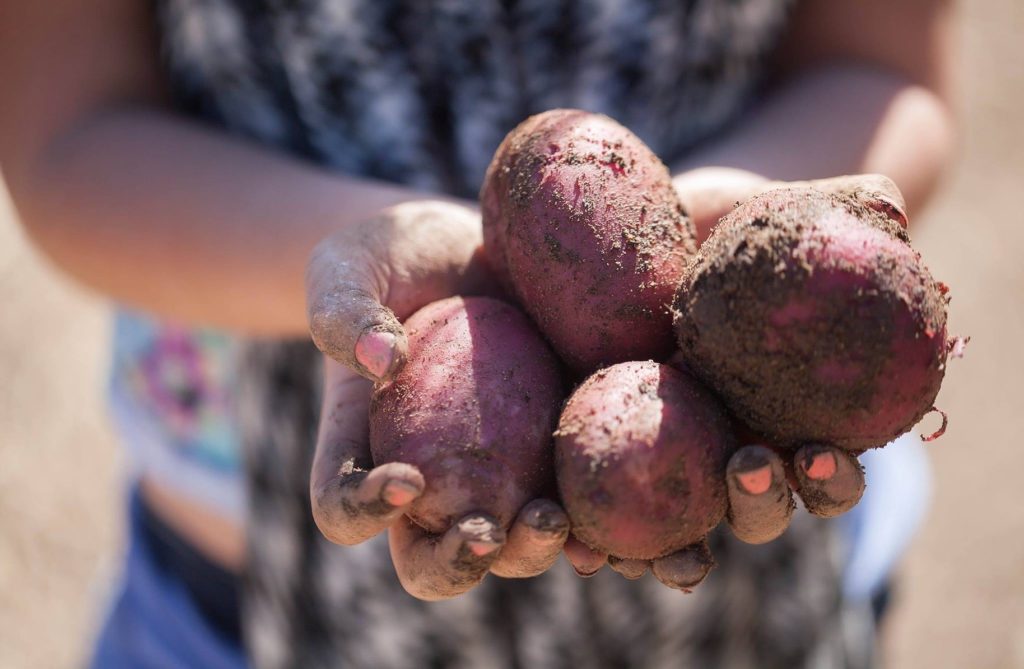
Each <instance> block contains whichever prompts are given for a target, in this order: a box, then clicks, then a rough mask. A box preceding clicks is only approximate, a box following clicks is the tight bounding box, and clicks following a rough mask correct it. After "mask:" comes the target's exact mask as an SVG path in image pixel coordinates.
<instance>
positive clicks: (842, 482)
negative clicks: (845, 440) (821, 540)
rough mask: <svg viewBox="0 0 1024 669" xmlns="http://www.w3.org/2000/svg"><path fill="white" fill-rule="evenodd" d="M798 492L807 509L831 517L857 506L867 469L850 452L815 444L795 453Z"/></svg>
mask: <svg viewBox="0 0 1024 669" xmlns="http://www.w3.org/2000/svg"><path fill="white" fill-rule="evenodd" d="M793 469H794V472H795V475H796V480H797V486H798V488H797V494H799V495H800V499H802V500H803V501H804V506H806V507H807V510H808V511H810V512H811V513H813V514H814V515H816V516H822V517H825V518H831V517H832V516H838V515H839V514H842V513H845V512H847V511H849V510H850V509H852V508H853V507H854V506H856V504H857V502H859V501H860V498H861V495H863V494H864V470H863V469H862V468H861V466H860V463H859V462H857V459H856V458H855V457H853V455H851V454H850V453H849V452H847V451H844V450H843V449H841V448H835V447H834V446H826V445H823V444H812V445H808V446H804V447H803V448H801V449H800V450H799V451H797V453H796V458H795V462H794V467H793Z"/></svg>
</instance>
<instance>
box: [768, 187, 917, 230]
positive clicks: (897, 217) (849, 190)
mask: <svg viewBox="0 0 1024 669" xmlns="http://www.w3.org/2000/svg"><path fill="white" fill-rule="evenodd" d="M780 187H781V188H801V187H809V188H815V189H817V190H820V191H824V192H826V193H836V194H837V195H846V196H848V197H852V198H854V199H856V200H858V201H860V202H861V203H863V204H864V205H866V206H868V207H870V208H871V209H874V210H875V211H877V212H879V213H881V214H884V215H885V216H887V217H888V218H890V219H892V220H893V221H895V222H896V223H899V224H900V225H902V226H903V227H904V228H905V227H907V202H906V200H905V199H904V197H903V193H902V192H900V189H899V187H898V186H897V185H896V182H895V181H893V180H892V179H890V178H889V177H887V176H885V175H882V174H849V175H844V176H839V177H831V178H829V179H814V180H812V181H790V182H779V181H776V182H771V183H770V184H768V185H767V186H766V187H765V189H766V190H772V189H774V188H780Z"/></svg>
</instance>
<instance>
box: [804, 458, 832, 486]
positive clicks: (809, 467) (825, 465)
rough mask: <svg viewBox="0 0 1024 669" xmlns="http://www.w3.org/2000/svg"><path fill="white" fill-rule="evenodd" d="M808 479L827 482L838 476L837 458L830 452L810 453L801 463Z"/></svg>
mask: <svg viewBox="0 0 1024 669" xmlns="http://www.w3.org/2000/svg"><path fill="white" fill-rule="evenodd" d="M800 466H801V467H802V468H803V470H804V473H805V474H807V478H809V479H813V480H815V481H826V480H828V479H830V478H832V477H833V476H835V475H836V468H837V465H836V456H835V455H833V454H832V453H830V452H829V451H821V452H820V453H809V454H807V456H806V457H804V458H803V460H802V461H801V462H800Z"/></svg>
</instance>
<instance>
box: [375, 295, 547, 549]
mask: <svg viewBox="0 0 1024 669" xmlns="http://www.w3.org/2000/svg"><path fill="white" fill-rule="evenodd" d="M405 328H406V333H407V334H408V337H409V354H408V358H407V361H406V363H405V366H404V367H403V368H402V369H401V370H399V372H398V374H397V375H396V376H395V377H394V379H393V380H392V381H391V382H390V383H386V384H379V385H378V386H377V387H376V388H375V389H374V392H373V396H372V399H371V403H370V451H371V454H372V455H373V461H374V463H375V464H378V465H379V464H383V463H385V462H405V463H409V464H412V465H416V466H417V467H419V468H420V471H421V472H422V473H423V477H424V479H425V481H426V489H425V491H424V493H423V495H422V496H421V497H420V498H419V499H417V500H416V501H415V502H413V504H412V505H411V507H410V509H409V511H408V516H409V517H410V518H411V519H412V520H413V521H415V522H416V523H417V524H419V525H420V526H422V527H423V528H425V529H427V530H428V531H430V532H435V533H441V532H444V531H445V530H447V529H448V528H449V527H451V525H452V523H453V522H454V521H456V520H458V519H459V518H462V517H463V516H465V515H466V514H468V513H472V512H483V513H487V514H490V515H491V516H493V517H494V518H496V519H497V520H498V522H499V523H501V524H502V526H504V527H506V528H507V527H509V525H510V524H511V522H512V520H513V519H514V518H515V515H516V514H517V513H518V512H519V509H520V508H522V506H523V505H524V504H526V503H527V502H529V501H530V500H532V499H534V498H536V497H540V496H543V495H545V494H547V493H548V492H549V491H550V489H551V488H552V487H553V482H552V446H551V432H552V430H553V429H554V425H555V422H556V421H557V419H558V411H559V409H560V407H561V403H562V399H563V398H564V396H565V395H564V389H563V384H562V379H561V375H560V370H559V366H558V360H557V359H556V358H555V356H554V354H553V353H552V352H551V350H550V349H549V348H548V346H547V344H546V343H545V342H544V340H543V339H542V338H541V336H540V334H539V333H538V332H537V331H536V329H535V328H534V326H533V324H532V323H530V321H529V320H528V319H527V318H526V316H524V315H523V314H522V313H521V312H519V311H518V310H517V309H515V308H514V307H512V306H510V305H508V304H506V303H504V302H501V301H499V300H495V299H491V298H486V297H467V298H461V297H453V298H449V299H446V300H441V301H439V302H434V303H433V304H429V305H427V306H426V307H424V308H423V309H420V310H419V311H417V312H416V313H415V314H413V315H412V316H410V317H409V319H408V320H407V321H406V322H405Z"/></svg>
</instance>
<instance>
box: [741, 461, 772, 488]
mask: <svg viewBox="0 0 1024 669" xmlns="http://www.w3.org/2000/svg"><path fill="white" fill-rule="evenodd" d="M735 477H736V483H737V484H738V485H739V487H740V488H741V489H742V490H743V491H744V492H747V493H750V494H751V495H762V494H764V493H766V492H768V490H769V489H770V488H771V487H772V468H771V465H764V466H762V467H758V468H757V469H753V470H751V471H747V472H737V473H736V474H735Z"/></svg>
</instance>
